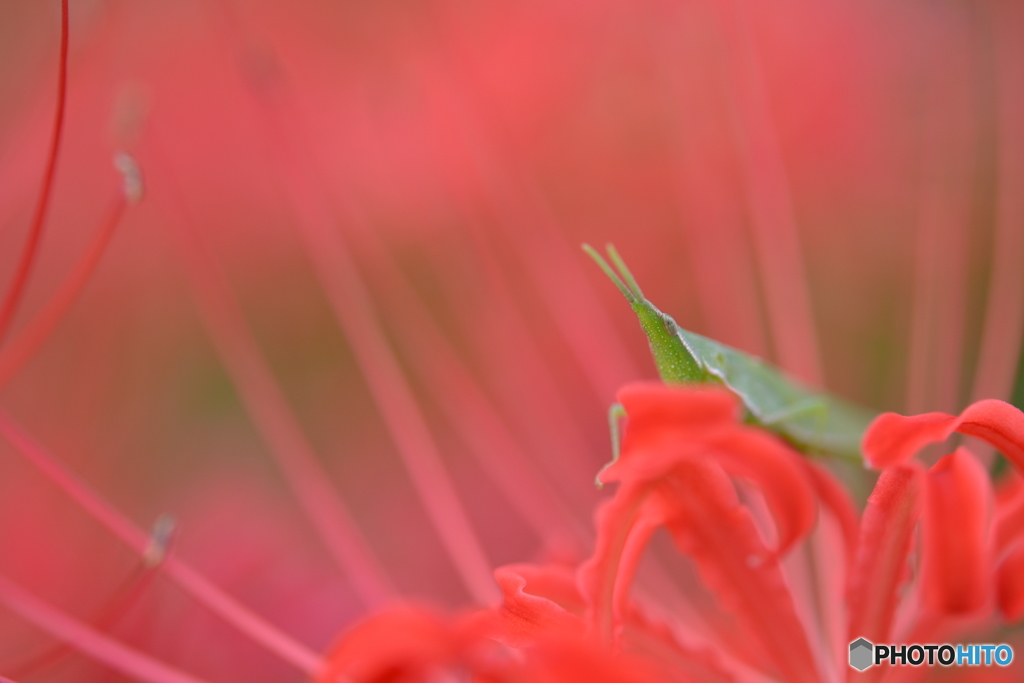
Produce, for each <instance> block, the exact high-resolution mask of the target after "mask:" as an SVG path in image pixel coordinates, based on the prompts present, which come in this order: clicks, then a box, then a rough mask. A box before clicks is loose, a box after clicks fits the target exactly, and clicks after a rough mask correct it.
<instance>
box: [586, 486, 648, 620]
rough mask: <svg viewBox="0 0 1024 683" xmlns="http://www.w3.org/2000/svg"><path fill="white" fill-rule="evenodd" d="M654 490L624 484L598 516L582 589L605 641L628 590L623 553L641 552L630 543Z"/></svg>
mask: <svg viewBox="0 0 1024 683" xmlns="http://www.w3.org/2000/svg"><path fill="white" fill-rule="evenodd" d="M651 490H652V487H651V485H650V484H647V483H642V484H634V483H633V482H624V483H623V484H622V485H620V486H619V490H618V491H617V492H616V494H615V497H614V498H612V499H611V500H609V501H605V502H604V503H602V504H601V506H600V507H599V508H598V510H597V515H596V518H597V523H596V526H597V540H596V541H595V544H594V554H593V555H592V556H591V558H590V559H589V560H587V561H586V562H584V563H583V565H582V566H580V569H579V573H578V576H579V584H580V590H581V591H582V593H583V595H584V597H585V598H586V599H587V602H588V604H589V606H590V610H589V611H590V618H591V620H592V623H593V624H594V625H595V627H596V628H597V631H598V633H600V634H601V636H602V637H603V638H605V639H606V640H608V639H610V638H611V635H612V632H613V630H614V627H615V626H616V624H617V623H618V621H619V620H620V619H621V616H622V615H621V614H616V613H615V604H616V602H617V600H616V598H617V597H618V596H622V595H623V594H624V593H625V588H626V587H624V586H623V585H621V584H620V569H621V567H622V564H623V554H624V553H625V551H626V549H627V547H629V549H630V551H631V552H633V553H639V552H640V551H641V550H642V548H639V547H637V546H636V544H633V545H630V544H629V540H630V535H631V534H632V533H633V530H634V527H635V525H636V523H637V518H638V517H639V515H640V511H641V508H642V506H643V504H644V502H645V501H646V500H647V498H648V496H649V495H650V493H651ZM627 562H629V560H628V559H627ZM620 599H621V598H620Z"/></svg>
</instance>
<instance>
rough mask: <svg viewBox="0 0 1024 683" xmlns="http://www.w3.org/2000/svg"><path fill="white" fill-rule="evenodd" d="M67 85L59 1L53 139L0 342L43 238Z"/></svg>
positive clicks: (1, 308) (1, 317) (0, 321)
mask: <svg viewBox="0 0 1024 683" xmlns="http://www.w3.org/2000/svg"><path fill="white" fill-rule="evenodd" d="M67 85H68V0H61V3H60V58H59V67H58V71H57V111H56V114H55V115H54V120H53V136H52V138H51V140H50V154H49V156H48V157H47V159H46V170H45V171H44V172H43V185H42V189H41V190H40V191H39V201H38V202H36V208H35V212H34V213H33V215H32V223H31V226H30V227H29V231H28V239H27V240H26V242H25V249H24V250H23V251H22V252H21V259H20V260H19V261H18V267H17V269H16V270H15V271H14V279H13V280H12V281H11V286H10V289H8V290H7V295H6V296H5V297H4V301H3V304H2V305H0V341H2V340H3V338H4V335H6V334H7V330H8V328H9V327H10V325H11V320H13V319H14V314H15V313H17V311H18V305H19V304H20V303H21V298H22V294H23V293H24V291H25V286H26V285H27V284H28V278H29V274H30V273H31V272H32V266H33V264H34V263H35V260H36V252H37V251H38V250H39V242H40V240H41V239H42V236H43V225H44V224H45V222H46V212H47V209H48V208H49V206H50V196H51V195H52V194H53V178H54V175H55V174H56V170H57V153H58V152H59V151H60V141H61V137H62V134H63V132H64V109H65V100H66V99H67Z"/></svg>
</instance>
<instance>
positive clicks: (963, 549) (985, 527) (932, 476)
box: [922, 448, 993, 615]
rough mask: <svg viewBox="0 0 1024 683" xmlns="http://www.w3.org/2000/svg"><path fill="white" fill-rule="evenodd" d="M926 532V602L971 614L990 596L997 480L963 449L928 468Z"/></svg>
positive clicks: (944, 610) (938, 609) (950, 611)
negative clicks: (991, 526)
mask: <svg viewBox="0 0 1024 683" xmlns="http://www.w3.org/2000/svg"><path fill="white" fill-rule="evenodd" d="M926 487H927V494H926V495H925V506H924V520H923V523H922V530H923V550H924V556H923V564H922V581H923V590H924V600H925V603H926V604H927V605H928V606H929V607H931V608H932V609H933V610H935V611H936V612H938V613H939V614H950V615H956V614H968V613H971V612H974V611H975V610H978V609H980V608H981V607H983V606H984V605H985V603H986V602H987V600H988V591H989V585H990V583H989V582H990V579H991V573H990V572H991V569H990V566H989V549H988V541H989V539H988V531H989V522H990V520H991V517H992V498H993V493H992V484H991V483H990V482H989V478H988V473H987V472H986V471H985V468H984V467H982V465H981V463H980V462H978V459H977V458H975V457H974V456H973V455H972V454H971V453H970V452H969V451H967V450H966V449H963V448H959V449H957V450H956V451H955V452H954V453H950V454H949V455H947V456H945V457H944V458H942V459H941V460H939V461H938V462H937V463H935V465H934V466H933V467H932V468H931V470H929V471H928V475H927V477H926Z"/></svg>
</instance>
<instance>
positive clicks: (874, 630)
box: [847, 462, 924, 643]
mask: <svg viewBox="0 0 1024 683" xmlns="http://www.w3.org/2000/svg"><path fill="white" fill-rule="evenodd" d="M923 490H924V468H923V467H922V466H921V465H920V464H919V463H916V462H908V463H903V464H900V465H894V466H893V467H890V468H889V469H886V470H884V471H883V472H882V475H881V476H880V477H879V478H878V482H877V483H876V484H875V489H874V491H872V493H871V496H870V497H869V498H868V504H867V508H865V510H864V515H863V517H862V518H861V526H860V542H859V544H858V547H857V558H856V560H855V561H854V565H853V571H851V572H850V576H849V579H848V584H847V604H848V605H849V606H850V632H849V636H850V640H851V641H852V640H856V639H857V638H867V639H868V640H870V641H872V642H875V643H885V642H888V640H887V638H888V636H889V629H890V627H891V625H892V618H893V613H894V612H895V610H896V602H897V590H898V588H899V585H900V582H901V581H902V580H903V577H904V575H905V571H904V570H905V568H906V564H907V556H908V555H909V553H910V546H911V540H912V539H913V532H914V526H915V525H916V524H917V521H918V518H919V517H920V515H921V507H922V505H921V503H922V501H921V498H922V497H923V495H922V494H923Z"/></svg>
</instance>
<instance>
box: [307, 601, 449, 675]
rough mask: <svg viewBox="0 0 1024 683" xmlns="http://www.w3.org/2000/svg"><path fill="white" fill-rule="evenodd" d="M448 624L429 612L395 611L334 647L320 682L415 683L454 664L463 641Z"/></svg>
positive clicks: (359, 628)
mask: <svg viewBox="0 0 1024 683" xmlns="http://www.w3.org/2000/svg"><path fill="white" fill-rule="evenodd" d="M458 640H459V639H458V636H457V635H456V633H455V630H454V629H453V628H452V627H451V626H450V625H449V624H448V622H447V621H446V620H445V619H443V618H442V617H440V616H439V615H437V614H435V613H433V612H432V611H430V610H427V609H423V608H419V607H396V608H393V609H391V610H389V611H387V612H383V613H381V614H378V615H375V616H372V617H370V618H369V619H366V620H365V621H362V622H360V623H359V625H358V626H356V627H355V628H353V629H352V630H351V631H349V632H348V633H347V634H345V635H344V636H342V638H341V640H340V641H338V643H337V644H336V645H335V646H334V648H333V649H332V650H331V652H330V653H329V654H328V657H327V666H326V667H325V668H324V670H323V671H322V672H321V675H320V677H319V678H318V679H317V680H318V681H320V682H321V683H335V681H339V680H345V681H351V683H386V682H388V681H397V680H403V677H404V676H409V677H410V679H412V680H416V679H417V678H419V677H422V676H423V675H424V673H426V672H429V671H431V670H433V669H435V668H436V667H438V666H440V665H443V664H446V663H448V662H450V661H452V660H453V659H454V658H455V657H456V656H457V653H458V650H459V642H458Z"/></svg>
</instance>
